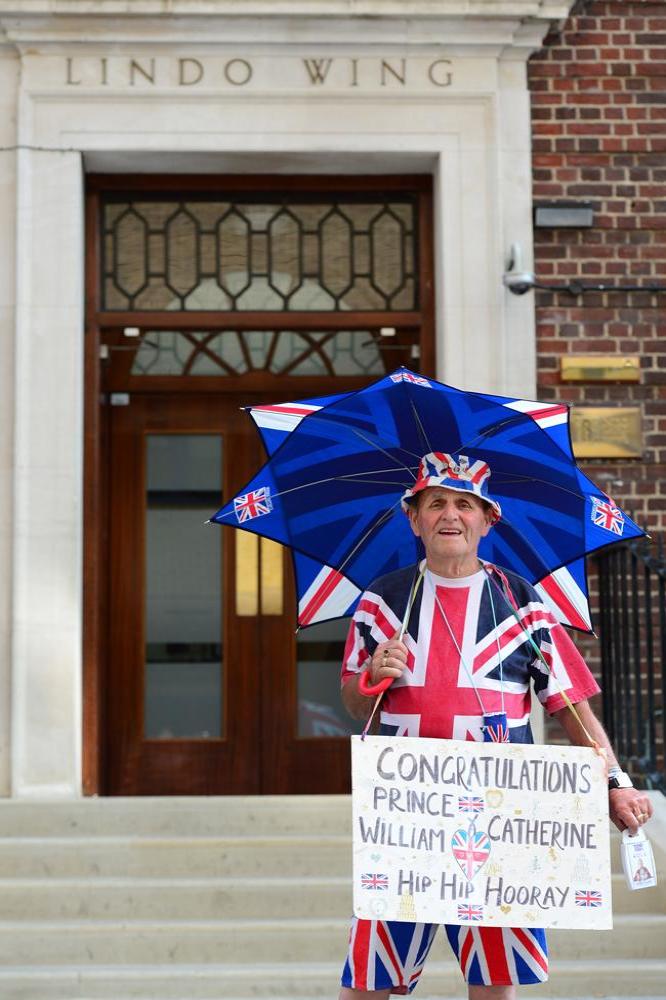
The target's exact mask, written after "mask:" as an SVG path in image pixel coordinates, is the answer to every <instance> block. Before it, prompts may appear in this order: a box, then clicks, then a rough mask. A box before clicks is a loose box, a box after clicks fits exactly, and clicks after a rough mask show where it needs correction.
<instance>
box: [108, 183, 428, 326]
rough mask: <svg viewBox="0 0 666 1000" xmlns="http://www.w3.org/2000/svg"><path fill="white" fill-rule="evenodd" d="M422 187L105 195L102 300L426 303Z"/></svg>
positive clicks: (276, 306) (187, 304) (232, 304)
mask: <svg viewBox="0 0 666 1000" xmlns="http://www.w3.org/2000/svg"><path fill="white" fill-rule="evenodd" d="M416 206H417V202H416V198H415V197H412V196H409V195H398V194H392V195H390V196H386V197H385V198H382V197H376V198H373V197H371V196H367V195H365V196H363V197H362V198H359V199H358V200H354V199H353V198H352V197H351V196H350V195H346V196H340V197H339V198H336V197H332V198H331V199H329V200H328V201H326V200H324V199H323V198H322V197H321V196H316V200H299V199H298V197H297V196H294V195H290V196H285V197H284V198H282V199H280V198H276V197H275V196H271V199H270V201H261V200H252V199H250V198H248V197H247V196H243V197H239V198H238V199H237V200H234V201H232V200H229V199H227V200H225V199H222V198H218V199H214V198H213V197H212V196H206V197H205V198H202V199H201V200H197V199H196V197H194V196H191V197H188V198H187V200H183V201H180V200H167V199H161V200H159V199H149V198H147V197H146V196H143V197H137V198H129V197H128V198H125V199H122V198H121V196H119V195H115V196H108V199H107V200H106V201H105V202H104V204H103V209H102V215H103V241H102V247H103V252H102V257H103V262H102V270H103V274H102V307H103V309H104V310H107V311H108V310H119V311H137V312H141V311H153V310H169V311H171V310H174V311H179V310H190V311H191V310H197V311H198V310H203V311H205V310H210V311H257V312H260V311H275V312H277V311H286V312H294V311H344V310H347V311H354V312H363V311H380V312H390V311H409V310H415V309H417V308H418V289H417V280H416V267H417V259H416V258H417V252H416V248H417V242H418V233H417V211H416Z"/></svg>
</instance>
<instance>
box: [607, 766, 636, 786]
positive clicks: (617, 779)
mask: <svg viewBox="0 0 666 1000" xmlns="http://www.w3.org/2000/svg"><path fill="white" fill-rule="evenodd" d="M633 787H634V783H633V781H632V780H631V778H630V777H629V775H628V774H627V772H626V771H623V770H622V768H621V767H611V768H610V770H609V771H608V791H609V792H611V791H612V790H613V789H614V788H633Z"/></svg>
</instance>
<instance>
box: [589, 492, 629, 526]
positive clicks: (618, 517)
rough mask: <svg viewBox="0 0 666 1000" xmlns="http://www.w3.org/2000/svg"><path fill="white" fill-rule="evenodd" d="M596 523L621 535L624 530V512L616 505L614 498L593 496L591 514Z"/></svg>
mask: <svg viewBox="0 0 666 1000" xmlns="http://www.w3.org/2000/svg"><path fill="white" fill-rule="evenodd" d="M590 517H591V518H592V521H593V522H594V524H596V525H598V526H599V527H600V528H605V529H606V531H612V532H613V533H614V534H615V535H621V534H622V533H623V531H624V514H623V513H622V511H621V510H620V509H619V507H616V506H615V504H614V503H613V501H612V500H607V501H606V500H600V499H599V497H592V512H591V514H590Z"/></svg>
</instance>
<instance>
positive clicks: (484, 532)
mask: <svg viewBox="0 0 666 1000" xmlns="http://www.w3.org/2000/svg"><path fill="white" fill-rule="evenodd" d="M493 523H494V522H493V515H492V511H491V510H490V509H487V510H486V523H485V525H484V527H483V528H482V529H481V537H482V538H485V537H486V535H487V534H488V532H489V531H490V529H491V528H492V526H493Z"/></svg>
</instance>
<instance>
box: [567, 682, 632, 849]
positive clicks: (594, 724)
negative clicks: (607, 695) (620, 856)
mask: <svg viewBox="0 0 666 1000" xmlns="http://www.w3.org/2000/svg"><path fill="white" fill-rule="evenodd" d="M574 707H575V709H576V711H577V713H578V715H579V716H580V720H581V722H582V723H583V725H584V726H585V728H586V729H587V731H588V733H589V734H590V736H591V737H592V739H593V740H596V742H597V743H598V744H599V746H600V747H602V748H603V749H604V750H605V751H606V760H607V762H608V766H609V767H617V766H618V764H617V758H616V757H615V754H614V752H613V748H612V747H611V745H610V740H609V739H608V736H607V735H606V732H605V730H604V727H603V726H602V725H601V723H600V722H599V720H598V719H597V717H596V715H595V714H594V712H593V711H592V709H591V708H590V705H589V703H588V702H587V701H579V702H576V705H575V706H574ZM553 718H554V719H557V721H558V722H559V724H560V725H561V726H562V729H563V730H564V732H565V733H566V734H567V736H568V737H569V740H570V742H571V743H572V744H573V746H577V747H585V746H589V740H588V738H587V736H586V735H585V733H584V732H583V729H582V727H581V725H580V722H579V721H578V719H577V718H576V717H575V716H574V714H573V712H572V711H571V709H570V708H568V707H565V708H561V709H560V710H559V711H558V712H553ZM608 795H609V799H608V809H609V813H610V818H611V819H612V820H613V822H614V823H615V825H616V827H617V828H618V830H624V829H625V827H629V829H630V830H631V832H632V833H636V831H637V830H638V828H639V826H642V825H643V823H645V822H646V821H647V820H648V819H649V818H650V816H651V815H652V803H651V802H650V798H649V796H648V795H646V794H645V792H643V791H641V790H640V789H638V788H613V789H612V790H611V791H609V793H608ZM639 817H640V818H639Z"/></svg>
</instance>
